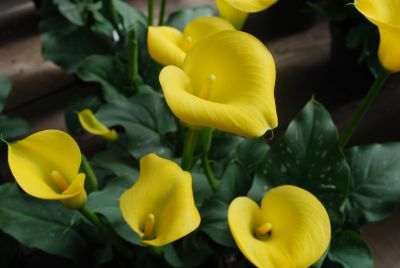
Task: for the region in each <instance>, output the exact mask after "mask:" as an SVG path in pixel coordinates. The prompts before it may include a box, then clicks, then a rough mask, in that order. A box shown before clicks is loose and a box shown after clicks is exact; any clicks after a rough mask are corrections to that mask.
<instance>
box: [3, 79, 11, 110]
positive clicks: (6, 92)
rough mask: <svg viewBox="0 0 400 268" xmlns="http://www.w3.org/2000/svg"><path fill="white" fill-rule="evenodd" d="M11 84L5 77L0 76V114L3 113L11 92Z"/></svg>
mask: <svg viewBox="0 0 400 268" xmlns="http://www.w3.org/2000/svg"><path fill="white" fill-rule="evenodd" d="M11 87H12V86H11V82H10V80H8V78H7V77H4V76H0V113H1V112H2V111H3V109H4V106H5V104H6V100H7V97H8V95H9V94H10V92H11Z"/></svg>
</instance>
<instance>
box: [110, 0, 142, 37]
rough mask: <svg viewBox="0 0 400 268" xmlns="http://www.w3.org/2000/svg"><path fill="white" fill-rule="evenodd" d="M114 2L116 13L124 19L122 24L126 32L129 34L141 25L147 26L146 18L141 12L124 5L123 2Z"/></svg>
mask: <svg viewBox="0 0 400 268" xmlns="http://www.w3.org/2000/svg"><path fill="white" fill-rule="evenodd" d="M113 2H114V6H115V11H116V12H117V13H118V14H120V16H121V18H122V24H123V26H124V29H125V30H126V31H128V32H129V31H130V30H131V29H135V28H136V27H138V25H139V24H141V25H147V20H146V17H145V16H144V15H143V13H142V12H141V11H140V10H138V9H136V8H134V7H133V6H130V5H128V4H126V3H124V2H123V1H121V0H113Z"/></svg>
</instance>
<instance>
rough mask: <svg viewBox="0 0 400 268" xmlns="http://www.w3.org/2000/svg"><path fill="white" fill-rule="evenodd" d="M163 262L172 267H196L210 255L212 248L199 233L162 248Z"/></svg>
mask: <svg viewBox="0 0 400 268" xmlns="http://www.w3.org/2000/svg"><path fill="white" fill-rule="evenodd" d="M163 252H164V258H165V260H166V261H167V262H168V263H169V264H170V265H172V266H173V267H198V266H199V265H201V264H202V263H203V262H204V261H205V260H207V259H208V258H209V257H210V256H211V255H212V254H213V252H214V251H213V250H212V248H211V247H210V246H209V245H208V244H207V240H206V239H205V237H203V236H202V235H201V233H199V232H195V233H192V234H190V235H188V236H186V237H184V238H182V239H180V240H178V241H177V242H175V243H171V244H169V245H167V246H164V247H163Z"/></svg>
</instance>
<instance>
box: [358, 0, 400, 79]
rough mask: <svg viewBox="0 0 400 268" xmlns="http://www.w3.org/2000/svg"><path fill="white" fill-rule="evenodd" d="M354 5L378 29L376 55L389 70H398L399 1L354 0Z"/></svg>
mask: <svg viewBox="0 0 400 268" xmlns="http://www.w3.org/2000/svg"><path fill="white" fill-rule="evenodd" d="M354 5H355V7H356V8H357V9H358V11H359V12H361V13H362V14H363V15H364V16H365V17H366V18H367V19H368V20H369V21H370V22H372V23H373V24H375V25H376V26H377V27H378V29H379V34H380V43H379V51H378V56H379V60H380V62H381V64H382V65H383V67H385V69H386V70H388V71H390V72H399V71H400V1H399V0H355V2H354Z"/></svg>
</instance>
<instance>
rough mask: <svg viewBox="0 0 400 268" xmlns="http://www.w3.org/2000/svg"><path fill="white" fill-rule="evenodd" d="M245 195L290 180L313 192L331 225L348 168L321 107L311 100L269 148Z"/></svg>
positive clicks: (339, 217)
mask: <svg viewBox="0 0 400 268" xmlns="http://www.w3.org/2000/svg"><path fill="white" fill-rule="evenodd" d="M261 167H262V168H261V169H260V171H259V174H258V176H256V178H255V182H254V185H253V186H252V189H251V190H250V193H249V195H250V196H252V197H253V198H254V199H255V200H257V201H260V200H261V199H262V197H263V195H264V193H265V191H266V190H267V189H269V188H270V187H274V186H278V185H284V184H291V185H296V186H299V187H301V188H304V189H306V190H308V191H310V192H311V193H313V194H314V195H315V196H316V197H317V198H318V199H319V200H320V201H321V202H322V203H323V204H324V206H325V208H326V209H327V211H328V213H329V216H330V219H331V223H332V224H333V226H334V228H336V227H338V225H340V224H341V223H342V221H343V214H342V212H341V207H342V205H343V202H344V200H345V198H346V197H347V195H348V191H349V177H350V171H349V167H348V165H347V162H346V160H345V158H344V156H343V154H342V153H341V151H340V150H339V143H338V135H337V130H336V127H335V125H334V123H333V122H332V119H331V117H330V115H329V113H328V111H326V110H325V108H324V107H323V106H322V105H321V104H319V103H318V102H316V101H314V100H311V101H310V102H308V103H307V105H306V106H305V107H304V108H303V110H302V111H301V112H300V113H299V114H298V115H297V116H296V118H295V119H294V120H293V121H292V122H291V123H290V124H289V127H288V129H287V131H286V133H285V135H284V136H283V138H282V139H280V140H279V141H277V142H275V143H274V144H273V145H272V146H271V149H270V150H269V152H268V154H267V156H266V159H265V161H264V164H263V165H261Z"/></svg>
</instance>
